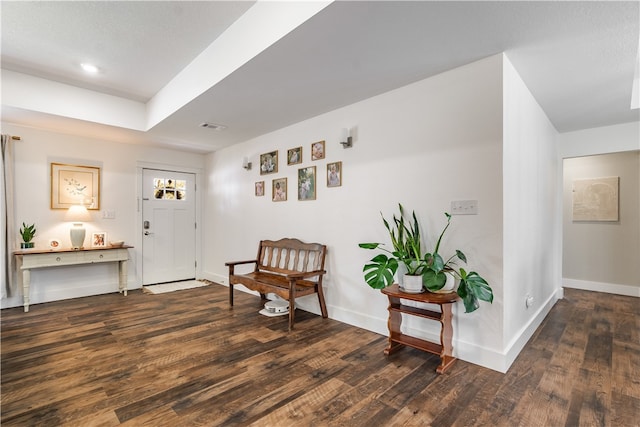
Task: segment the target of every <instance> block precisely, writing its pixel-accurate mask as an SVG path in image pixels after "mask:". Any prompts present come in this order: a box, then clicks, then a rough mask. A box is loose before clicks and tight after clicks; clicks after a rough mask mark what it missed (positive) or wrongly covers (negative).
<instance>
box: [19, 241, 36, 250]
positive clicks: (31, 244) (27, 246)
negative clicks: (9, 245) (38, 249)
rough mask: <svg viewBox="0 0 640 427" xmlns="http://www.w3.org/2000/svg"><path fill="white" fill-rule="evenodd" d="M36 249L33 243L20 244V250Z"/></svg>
mask: <svg viewBox="0 0 640 427" xmlns="http://www.w3.org/2000/svg"><path fill="white" fill-rule="evenodd" d="M33 247H34V244H33V242H22V243H20V249H31V248H33Z"/></svg>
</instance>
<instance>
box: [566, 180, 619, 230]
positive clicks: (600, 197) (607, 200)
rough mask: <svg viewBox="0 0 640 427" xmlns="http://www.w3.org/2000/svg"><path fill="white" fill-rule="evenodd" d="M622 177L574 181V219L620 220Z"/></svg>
mask: <svg viewBox="0 0 640 427" xmlns="http://www.w3.org/2000/svg"><path fill="white" fill-rule="evenodd" d="M619 188H620V177H617V176H609V177H604V178H590V179H576V180H575V181H573V190H572V194H573V220H574V221H619V220H620V217H619V215H618V207H619V204H620V203H619V199H618V195H619Z"/></svg>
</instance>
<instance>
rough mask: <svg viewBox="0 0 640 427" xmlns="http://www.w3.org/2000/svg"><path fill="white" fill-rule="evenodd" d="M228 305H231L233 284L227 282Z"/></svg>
mask: <svg viewBox="0 0 640 427" xmlns="http://www.w3.org/2000/svg"><path fill="white" fill-rule="evenodd" d="M229 306H231V307H233V285H232V284H231V283H229Z"/></svg>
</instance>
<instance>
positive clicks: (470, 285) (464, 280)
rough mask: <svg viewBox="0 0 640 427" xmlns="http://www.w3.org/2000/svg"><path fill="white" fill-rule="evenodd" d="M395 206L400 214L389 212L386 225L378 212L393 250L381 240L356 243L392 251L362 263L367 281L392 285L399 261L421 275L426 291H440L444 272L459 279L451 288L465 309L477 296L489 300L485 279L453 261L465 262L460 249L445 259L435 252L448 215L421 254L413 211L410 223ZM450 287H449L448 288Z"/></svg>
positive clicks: (474, 306)
mask: <svg viewBox="0 0 640 427" xmlns="http://www.w3.org/2000/svg"><path fill="white" fill-rule="evenodd" d="M399 207H400V216H399V217H396V216H395V215H394V216H393V226H390V225H389V223H388V222H387V220H386V219H385V218H384V216H382V221H383V223H384V225H385V228H386V229H387V231H388V232H389V236H390V237H391V242H392V244H393V249H394V250H393V251H389V250H387V249H384V248H382V247H380V246H381V245H382V243H360V245H359V246H360V247H361V248H364V249H381V250H383V251H385V252H387V253H389V254H391V255H392V257H388V256H387V255H385V254H379V255H377V256H375V257H374V258H373V259H371V261H369V263H368V264H365V266H364V268H363V272H364V273H365V275H364V277H365V281H366V282H367V284H368V285H369V286H371V287H372V288H374V289H383V288H385V287H387V286H390V285H392V284H393V275H394V274H395V273H396V271H397V270H398V265H399V263H402V264H403V265H404V266H405V267H406V268H407V272H408V274H414V275H416V274H420V275H421V276H422V284H423V285H424V287H425V288H426V289H427V290H428V291H430V292H438V291H441V290H442V289H443V288H444V287H445V285H446V283H447V276H448V275H450V276H452V277H453V278H455V279H457V280H459V284H458V287H457V290H455V292H457V294H458V296H459V297H460V298H461V299H462V302H463V303H464V307H465V312H466V313H471V312H472V311H475V310H477V309H478V308H479V307H480V304H479V300H482V301H486V302H489V303H492V302H493V291H492V289H491V287H490V286H489V284H488V283H487V281H486V280H485V279H484V278H483V277H482V276H480V275H479V274H478V273H476V272H475V271H469V272H467V271H466V270H465V269H464V268H462V267H458V266H457V265H456V262H455V261H456V260H459V261H462V262H464V263H466V262H467V257H466V256H465V255H464V253H462V251H460V250H458V249H456V251H455V254H454V255H452V256H451V257H449V258H448V259H447V261H444V259H443V258H442V256H441V255H440V254H439V250H440V243H441V242H442V237H443V236H444V233H445V231H447V229H448V228H449V225H450V224H451V215H449V214H448V213H445V216H446V217H447V224H446V225H445V227H444V229H443V230H442V232H441V233H440V236H439V237H438V241H437V243H436V246H435V249H434V250H433V252H432V253H429V252H427V253H425V254H422V252H421V242H420V230H419V227H418V222H417V218H416V215H415V212H413V213H412V218H413V223H412V222H411V220H409V221H406V222H405V219H404V211H403V208H402V205H399ZM381 215H382V214H381ZM449 281H451V279H449ZM403 290H404V291H405V292H408V293H412V292H413V293H417V292H421V290H420V291H417V290H416V289H413V288H411V289H407V284H406V283H403ZM453 291H454V290H453V289H451V290H450V291H448V292H453Z"/></svg>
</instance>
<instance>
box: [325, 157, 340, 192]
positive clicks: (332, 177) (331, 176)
mask: <svg viewBox="0 0 640 427" xmlns="http://www.w3.org/2000/svg"><path fill="white" fill-rule="evenodd" d="M341 185H342V162H334V163H327V187H340V186H341Z"/></svg>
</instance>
